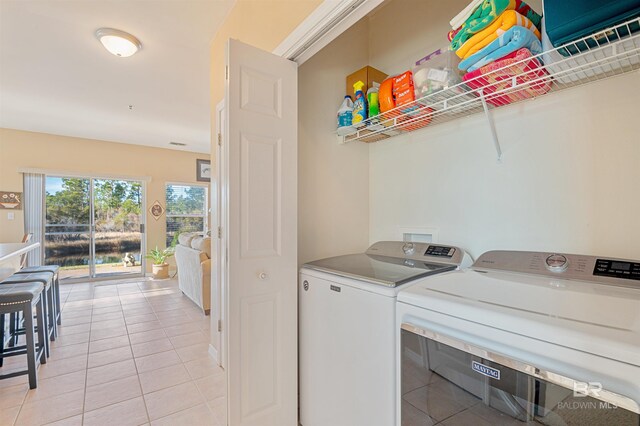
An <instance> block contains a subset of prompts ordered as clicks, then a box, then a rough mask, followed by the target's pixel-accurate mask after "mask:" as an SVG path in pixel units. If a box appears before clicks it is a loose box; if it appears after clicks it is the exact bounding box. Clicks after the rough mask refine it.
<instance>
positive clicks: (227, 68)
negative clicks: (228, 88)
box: [224, 65, 229, 80]
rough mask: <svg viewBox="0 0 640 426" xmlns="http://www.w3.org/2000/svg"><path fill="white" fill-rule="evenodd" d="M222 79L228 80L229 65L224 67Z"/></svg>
mask: <svg viewBox="0 0 640 426" xmlns="http://www.w3.org/2000/svg"><path fill="white" fill-rule="evenodd" d="M224 79H225V80H229V65H227V66H225V67H224Z"/></svg>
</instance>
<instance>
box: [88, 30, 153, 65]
mask: <svg viewBox="0 0 640 426" xmlns="http://www.w3.org/2000/svg"><path fill="white" fill-rule="evenodd" d="M96 37H97V38H98V40H100V43H102V45H103V46H104V48H105V49H107V50H108V51H109V53H111V54H113V55H116V56H119V57H121V58H126V57H128V56H131V55H133V54H134V53H136V52H137V51H138V50H140V49H141V48H142V43H140V40H138V39H137V38H135V37H134V36H132V35H131V34H129V33H125V32H124V31H120V30H116V29H113V28H100V29H98V30H97V31H96Z"/></svg>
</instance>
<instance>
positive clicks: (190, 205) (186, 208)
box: [166, 183, 208, 247]
mask: <svg viewBox="0 0 640 426" xmlns="http://www.w3.org/2000/svg"><path fill="white" fill-rule="evenodd" d="M166 197H167V204H166V205H167V212H166V216H167V247H169V246H170V245H171V243H172V242H173V241H174V239H177V238H178V235H179V234H181V233H183V232H202V233H204V232H207V212H208V208H207V205H208V201H207V187H206V186H200V185H186V184H176V183H168V184H167V191H166Z"/></svg>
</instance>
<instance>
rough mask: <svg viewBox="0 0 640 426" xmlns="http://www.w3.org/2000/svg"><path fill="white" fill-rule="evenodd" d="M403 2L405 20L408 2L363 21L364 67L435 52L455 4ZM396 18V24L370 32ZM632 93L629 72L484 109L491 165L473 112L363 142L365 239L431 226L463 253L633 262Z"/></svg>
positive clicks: (636, 171) (637, 252)
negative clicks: (366, 146)
mask: <svg viewBox="0 0 640 426" xmlns="http://www.w3.org/2000/svg"><path fill="white" fill-rule="evenodd" d="M409 3H410V4H411V7H412V8H414V9H413V10H414V13H413V14H410V15H407V14H406V13H403V12H401V10H400V9H401V8H398V7H396V6H397V5H400V4H403V5H404V6H407V2H406V1H405V0H400V1H395V2H394V3H393V4H390V5H388V6H385V7H384V8H383V9H381V10H380V11H378V12H377V13H376V14H375V15H374V16H373V17H372V19H371V22H370V28H371V37H370V39H371V44H370V47H371V50H370V62H371V64H372V65H373V66H374V67H376V68H379V69H381V70H383V71H391V72H401V71H404V70H405V69H408V67H409V65H410V63H411V62H412V61H415V60H417V59H419V58H420V57H422V56H424V55H420V53H425V54H426V53H429V52H431V51H433V50H435V49H437V48H438V47H439V46H440V45H444V44H442V43H441V44H438V42H433V40H437V39H438V38H440V39H442V34H446V23H447V22H448V20H449V18H450V16H452V13H451V8H452V7H453V14H455V10H456V8H458V7H459V5H458V4H457V3H458V2H456V5H453V6H452V5H446V4H444V3H447V2H435V1H427V2H422V3H420V2H409ZM531 3H532V4H533V6H534V8H536V9H538V10H539V7H538V6H536V5H535V4H534V3H535V2H531ZM458 10H459V9H458ZM425 16H429V19H428V21H426V22H425V21H424V19H425V18H424V17H425ZM400 19H403V20H404V22H405V24H406V25H404V26H395V30H394V31H391V32H385V33H383V32H379V31H375V28H376V27H378V26H379V25H378V22H384V21H391V22H393V21H395V22H398V21H399V20H400ZM445 43H446V42H445ZM421 46H426V47H427V48H424V49H422V48H421ZM399 62H400V65H399ZM639 96H640V78H639V75H638V72H634V73H632V74H631V75H628V76H624V77H618V78H615V79H612V80H608V81H604V82H599V83H595V84H593V85H589V86H586V87H581V88H578V89H573V90H569V91H566V92H563V93H556V94H551V95H548V96H546V97H543V98H539V99H537V100H535V101H531V102H525V103H523V104H519V105H514V106H510V107H506V108H503V109H501V110H498V111H495V115H494V117H495V121H496V124H497V131H498V135H499V137H500V142H501V144H502V147H503V150H504V157H503V162H502V163H498V162H497V161H496V153H495V150H494V149H493V145H492V141H491V138H490V134H489V129H488V127H487V122H486V121H485V120H484V118H483V116H482V115H477V116H473V117H470V118H466V119H463V120H458V121H455V122H452V123H447V124H443V125H439V126H436V127H433V128H431V129H425V130H422V131H418V132H414V133H412V134H409V135H405V136H401V137H396V138H392V139H389V140H387V141H384V142H379V143H376V144H371V145H370V151H369V158H370V241H371V242H374V241H378V240H383V239H398V238H401V234H400V232H399V228H400V227H433V228H437V229H438V230H439V241H440V242H446V243H452V244H458V245H461V246H463V247H465V248H467V249H468V250H470V251H471V253H472V255H474V256H478V255H479V254H481V253H482V252H484V251H486V250H490V249H523V250H527V249H528V250H547V251H561V252H574V253H588V254H589V253H593V254H602V255H608V256H618V257H627V258H636V259H637V258H640V225H639V224H638V222H637V221H638V217H640V196H639V194H640V189H638V188H639V184H640V143H638V131H637V128H636V127H635V126H634V124H633V123H634V121H637V120H638V116H639V115H638V105H637V99H638V98H639Z"/></svg>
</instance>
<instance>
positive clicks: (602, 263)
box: [593, 258, 640, 281]
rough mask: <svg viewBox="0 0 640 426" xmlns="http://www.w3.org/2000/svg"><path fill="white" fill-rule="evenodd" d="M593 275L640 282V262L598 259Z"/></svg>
mask: <svg viewBox="0 0 640 426" xmlns="http://www.w3.org/2000/svg"><path fill="white" fill-rule="evenodd" d="M593 275H596V276H601V277H615V278H623V279H630V280H639V281H640V262H627V261H623V260H611V259H600V258H598V259H596V266H595V268H594V269H593Z"/></svg>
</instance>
